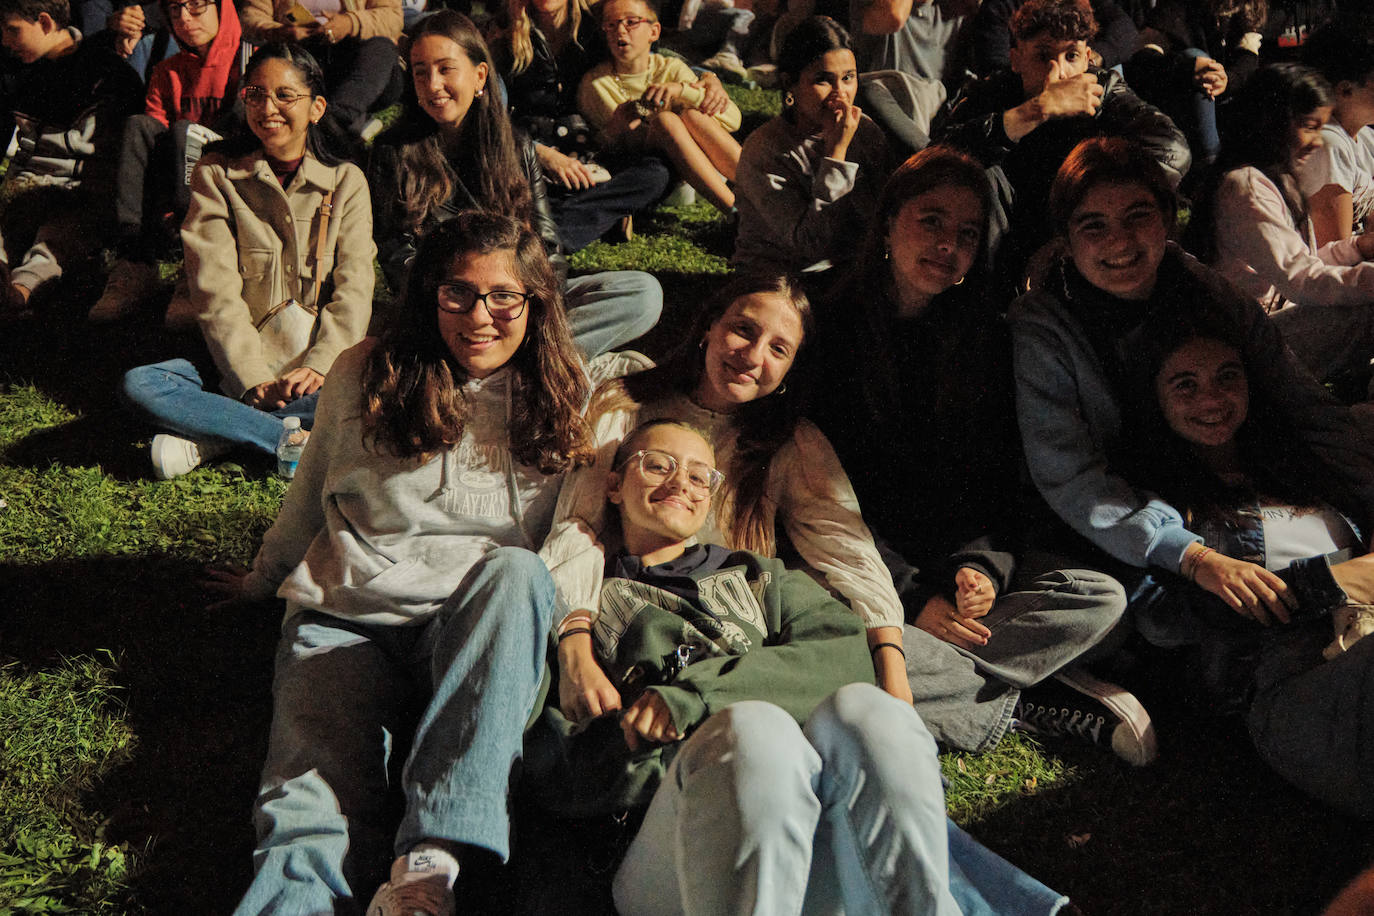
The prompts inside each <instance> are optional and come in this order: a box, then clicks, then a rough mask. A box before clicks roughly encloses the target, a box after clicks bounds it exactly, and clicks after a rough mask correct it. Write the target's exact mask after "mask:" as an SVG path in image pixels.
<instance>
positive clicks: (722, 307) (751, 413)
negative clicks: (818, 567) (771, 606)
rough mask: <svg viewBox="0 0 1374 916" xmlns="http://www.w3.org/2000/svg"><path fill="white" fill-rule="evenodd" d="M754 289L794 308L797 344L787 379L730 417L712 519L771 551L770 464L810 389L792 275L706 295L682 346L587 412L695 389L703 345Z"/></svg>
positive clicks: (735, 542)
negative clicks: (728, 454)
mask: <svg viewBox="0 0 1374 916" xmlns="http://www.w3.org/2000/svg"><path fill="white" fill-rule="evenodd" d="M756 293H776V294H778V295H780V296H782V297H784V298H785V299H786V300H787V301H788V303H789V304H790V305H791V306H792V307H793V308H794V309H796V310H797V314H798V315H799V316H800V317H801V322H802V344H801V347H800V348H798V350H797V355H796V358H795V359H794V360H793V362H792V367H791V369H790V370H788V373H787V378H786V384H785V385H783V386H780V387H779V388H778V390H776V391H774V392H773V393H772V394H770V395H768V396H767V397H765V398H759V399H758V400H756V401H750V402H749V403H748V404H743V405H741V406H740V407H739V408H738V409H737V410H736V411H735V412H734V414H733V416H732V420H733V425H734V427H735V430H736V431H737V432H736V436H737V438H736V440H735V454H734V456H733V457H732V458H731V459H730V466H729V467H728V468H723V469H722V470H723V471H724V473H725V486H724V487H723V488H722V489H721V492H720V494H719V495H718V496H717V497H716V519H717V522H718V526H719V528H720V531H721V533H722V534H723V535H724V536H725V539H726V541H727V545H726V546H728V547H730V548H731V549H733V550H752V551H754V552H756V553H761V554H764V555H765V556H772V555H773V554H774V553H776V552H777V536H776V534H775V533H774V531H773V526H772V525H771V524H770V520H771V519H772V517H773V514H774V510H775V509H776V508H777V507H776V506H772V505H770V504H769V502H768V496H767V493H766V490H767V483H768V469H769V467H770V466H771V464H772V461H773V455H774V454H775V453H776V452H777V450H778V449H779V448H781V447H782V446H783V444H784V443H786V442H787V440H788V439H790V438H792V434H793V433H794V432H795V431H796V428H797V421H798V420H800V419H801V415H802V407H803V405H804V404H805V403H806V388H807V385H806V371H805V365H804V364H803V362H802V354H803V353H805V352H807V349H808V348H807V346H806V344H807V341H809V340H810V339H811V337H812V334H813V332H814V330H815V322H814V320H813V318H812V315H811V301H810V300H809V299H808V298H807V296H806V293H805V292H804V291H803V290H802V287H801V284H800V283H799V282H798V281H797V280H795V279H793V278H791V277H787V276H780V275H777V274H745V275H742V276H739V277H736V278H735V279H734V280H732V281H730V282H729V283H727V284H726V285H725V286H724V287H722V288H721V289H720V290H719V291H718V292H717V293H716V294H715V295H713V296H712V297H711V298H710V299H708V300H706V303H705V304H704V305H703V306H702V308H701V311H700V312H698V313H697V316H696V319H695V320H694V321H693V322H692V328H691V330H690V331H688V332H687V335H686V336H685V337H684V338H683V339H682V343H681V344H679V345H678V346H677V348H676V349H674V350H673V351H672V352H671V353H670V354H668V356H667V357H666V358H665V359H664V360H663V362H661V363H660V364H659V365H657V366H655V367H653V368H652V369H646V370H644V371H643V372H636V373H634V374H633V375H627V376H625V377H624V378H621V379H613V380H612V381H609V382H606V383H605V384H603V385H602V386H601V387H600V388H598V389H597V391H596V394H595V395H593V397H592V403H591V406H590V407H589V408H588V410H587V414H588V416H589V417H590V418H591V420H592V423H593V424H595V421H596V418H597V417H599V416H600V415H601V414H603V413H606V412H608V411H612V410H628V409H633V408H634V407H635V406H637V405H641V404H649V403H653V402H655V401H662V400H666V399H667V398H670V397H673V396H674V395H688V396H690V395H691V394H693V393H694V392H695V391H696V389H697V384H698V383H699V382H700V381H701V374H702V372H703V371H704V370H705V360H706V351H705V348H704V347H703V346H701V344H702V342H703V341H704V340H705V339H706V333H707V331H709V330H710V329H711V326H712V325H714V324H715V323H716V322H717V321H719V320H720V319H721V318H722V317H723V316H724V315H725V313H726V312H727V311H729V309H730V306H731V305H733V304H734V303H735V302H736V301H737V300H739V299H742V298H744V297H745V296H751V295H754V294H756Z"/></svg>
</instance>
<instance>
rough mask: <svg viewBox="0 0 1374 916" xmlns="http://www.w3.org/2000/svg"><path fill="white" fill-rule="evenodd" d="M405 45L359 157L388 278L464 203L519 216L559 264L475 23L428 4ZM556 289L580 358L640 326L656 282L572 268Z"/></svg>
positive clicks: (551, 230) (398, 281)
mask: <svg viewBox="0 0 1374 916" xmlns="http://www.w3.org/2000/svg"><path fill="white" fill-rule="evenodd" d="M409 54H410V75H411V91H408V92H407V93H406V98H405V113H404V115H403V116H402V117H401V119H400V121H398V122H397V123H396V124H395V125H394V126H393V127H392V128H391V129H390V130H388V131H387V132H386V133H384V134H382V136H380V137H378V138H377V142H376V143H375V144H374V145H373V147H372V150H371V154H370V158H369V162H368V184H369V185H370V186H371V189H372V206H373V212H374V213H375V214H376V227H375V237H376V239H377V245H378V247H379V249H380V251H381V262H382V270H383V271H384V272H385V274H386V278H387V281H388V283H390V285H391V288H392V289H393V290H395V291H397V292H399V291H400V290H401V289H402V288H403V287H404V285H405V280H406V271H407V269H408V268H409V266H410V262H411V260H412V259H413V258H414V257H415V251H416V249H417V247H418V239H419V237H420V235H421V234H422V233H423V232H425V231H426V230H428V229H430V228H431V227H433V226H435V225H436V224H438V223H442V222H444V221H445V220H448V219H452V218H453V217H454V216H455V215H456V214H458V213H461V212H463V211H464V210H471V209H486V210H492V211H495V212H498V213H508V214H511V215H513V216H518V217H519V218H521V219H523V220H525V221H526V222H528V223H529V224H530V225H532V226H533V227H534V228H535V230H536V231H537V232H538V233H539V236H540V238H542V239H543V240H544V248H545V251H546V252H547V253H548V254H549V256H550V257H551V258H552V259H553V261H554V265H555V269H557V270H558V271H559V273H560V274H565V273H566V270H567V265H566V262H565V261H564V260H563V257H562V255H561V254H560V251H561V246H560V243H559V232H558V227H557V226H556V225H555V224H554V221H553V217H552V216H551V215H550V211H549V203H548V195H547V191H546V186H545V182H544V175H543V172H542V171H541V168H540V164H539V157H538V154H537V153H536V152H535V147H534V144H533V143H531V142H530V140H529V139H528V138H527V137H525V136H523V135H520V134H516V133H514V132H513V131H512V129H511V124H510V117H509V116H508V115H507V113H506V109H505V106H504V104H503V102H502V100H501V99H500V98H498V97H497V93H496V91H495V90H493V88H492V87H493V86H494V85H495V83H496V77H495V72H494V67H493V64H492V57H491V52H490V50H489V49H488V48H487V44H486V42H485V41H483V40H482V36H481V34H480V33H479V32H478V31H477V27H476V26H475V25H473V24H472V21H471V20H469V19H468V18H467V17H466V16H464V15H463V14H461V13H458V12H455V11H453V10H439V11H438V12H436V13H433V14H432V15H429V16H426V17H425V18H424V19H421V20H420V21H419V22H418V23H416V25H415V27H414V28H413V29H412V30H411V35H410V50H409ZM563 296H564V300H565V302H566V303H567V307H568V318H569V320H570V321H571V323H572V326H573V330H574V332H575V333H576V335H577V337H578V342H579V344H580V345H581V346H582V347H584V348H585V349H584V354H585V355H586V356H588V357H591V356H595V355H597V354H599V353H603V352H605V351H607V350H610V349H612V348H614V347H616V346H619V345H620V344H623V343H626V342H628V341H630V340H633V339H634V338H636V337H638V336H639V335H641V334H643V333H645V332H646V331H648V330H649V329H650V328H652V327H653V326H654V324H655V323H656V322H657V321H658V316H659V313H660V312H661V311H662V309H663V290H662V288H661V287H660V286H659V285H658V281H657V280H655V279H654V278H653V277H651V276H650V275H649V274H646V273H642V272H640V271H632V270H618V271H606V272H603V273H597V274H590V275H585V276H580V277H576V278H573V279H571V280H568V281H567V282H566V284H565V286H564V290H563Z"/></svg>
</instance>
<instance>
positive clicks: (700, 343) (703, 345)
mask: <svg viewBox="0 0 1374 916" xmlns="http://www.w3.org/2000/svg"><path fill="white" fill-rule="evenodd" d="M697 349H698V350H705V349H706V338H705V337H703V338H701V340H698V341H697Z"/></svg>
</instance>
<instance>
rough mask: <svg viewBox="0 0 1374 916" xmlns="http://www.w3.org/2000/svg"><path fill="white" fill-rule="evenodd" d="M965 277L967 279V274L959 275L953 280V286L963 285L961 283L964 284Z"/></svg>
mask: <svg viewBox="0 0 1374 916" xmlns="http://www.w3.org/2000/svg"><path fill="white" fill-rule="evenodd" d="M967 279H968V277H967V276H963V277H960V278H959V279H957V280H955V281H954V285H955V286H963V285H964V281H965V280H967Z"/></svg>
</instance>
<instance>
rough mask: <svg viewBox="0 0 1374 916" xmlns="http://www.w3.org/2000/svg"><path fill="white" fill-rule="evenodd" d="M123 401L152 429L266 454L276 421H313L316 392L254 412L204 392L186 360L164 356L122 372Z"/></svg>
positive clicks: (277, 430) (306, 424) (273, 445)
mask: <svg viewBox="0 0 1374 916" xmlns="http://www.w3.org/2000/svg"><path fill="white" fill-rule="evenodd" d="M119 393H120V397H121V398H122V399H123V401H124V403H125V404H126V405H127V406H128V407H129V408H130V409H132V410H133V411H134V412H135V413H137V414H138V415H139V416H140V417H141V418H142V419H143V420H145V421H146V422H147V423H149V424H150V425H151V426H154V427H156V428H157V429H162V430H167V431H169V432H173V433H176V434H177V435H178V436H184V437H185V438H187V439H194V440H195V441H196V442H203V443H208V444H212V445H232V446H239V445H249V446H252V447H253V448H255V449H258V450H259V451H263V452H267V453H268V454H269V455H271V454H275V453H276V451H277V440H278V439H279V438H281V431H282V422H281V421H282V419H283V418H284V417H300V419H301V426H302V427H303V428H304V429H310V428H311V427H312V426H313V425H314V423H315V404H316V402H318V401H319V399H320V396H319V392H316V393H315V394H308V395H306V396H305V397H303V398H297V399H296V400H294V401H292V402H291V403H290V404H287V405H286V406H285V407H282V408H280V409H278V410H272V411H268V410H259V409H258V408H256V407H250V406H248V405H247V404H245V403H243V402H242V401H236V400H234V399H233V398H231V397H228V396H226V395H223V394H220V393H219V392H216V391H207V390H206V388H205V380H204V379H203V378H201V375H200V371H199V370H198V369H196V367H195V364H194V363H192V362H191V361H190V360H189V359H169V360H167V361H166V362H161V363H153V364H152V365H150V366H138V367H137V368H134V369H130V370H129V371H128V372H126V373H124V381H123V384H122V385H121V386H120V389H119Z"/></svg>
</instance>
